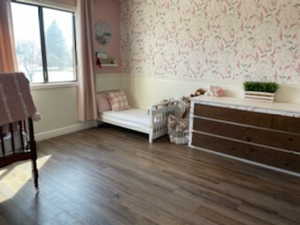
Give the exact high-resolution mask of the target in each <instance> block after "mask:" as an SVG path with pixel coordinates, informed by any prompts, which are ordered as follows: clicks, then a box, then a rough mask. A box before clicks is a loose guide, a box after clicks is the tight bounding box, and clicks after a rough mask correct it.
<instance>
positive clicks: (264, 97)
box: [244, 91, 275, 102]
mask: <svg viewBox="0 0 300 225" xmlns="http://www.w3.org/2000/svg"><path fill="white" fill-rule="evenodd" d="M244 98H245V99H253V100H259V101H267V102H274V100H275V93H268V92H257V91H245V95H244Z"/></svg>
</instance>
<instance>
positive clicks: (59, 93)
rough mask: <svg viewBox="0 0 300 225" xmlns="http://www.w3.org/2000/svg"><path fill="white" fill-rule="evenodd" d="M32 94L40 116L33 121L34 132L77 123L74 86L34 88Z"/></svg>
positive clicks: (75, 90) (75, 89)
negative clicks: (37, 120) (36, 120)
mask: <svg viewBox="0 0 300 225" xmlns="http://www.w3.org/2000/svg"><path fill="white" fill-rule="evenodd" d="M32 96H33V99H34V102H35V104H36V107H37V110H38V111H39V112H40V114H41V117H42V119H41V120H40V121H39V122H36V123H35V132H36V133H42V132H48V131H51V130H56V129H60V128H63V127H68V126H71V125H74V124H76V123H78V119H77V118H78V115H77V88H76V87H59V88H43V89H34V90H32Z"/></svg>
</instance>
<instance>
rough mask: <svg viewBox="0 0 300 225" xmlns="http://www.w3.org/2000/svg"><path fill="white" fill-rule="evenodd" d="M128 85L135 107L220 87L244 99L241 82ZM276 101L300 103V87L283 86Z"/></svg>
mask: <svg viewBox="0 0 300 225" xmlns="http://www.w3.org/2000/svg"><path fill="white" fill-rule="evenodd" d="M126 78H127V81H126V82H124V83H126V84H127V85H128V86H127V91H128V94H129V98H130V101H131V102H132V103H133V105H134V106H137V107H140V108H148V107H149V106H150V105H152V104H155V103H157V102H159V101H161V100H162V99H165V98H178V97H181V96H188V95H190V94H191V93H192V92H194V91H195V90H196V89H198V88H207V87H208V86H209V85H210V84H211V85H218V86H221V87H223V88H224V89H225V91H226V95H227V96H232V97H239V98H242V97H243V82H241V81H240V82H239V81H220V82H218V81H186V80H170V79H168V80H167V79H158V78H154V77H151V76H127V77H126ZM276 101H280V102H291V103H300V86H299V85H296V84H295V85H283V84H282V85H281V88H280V90H279V91H278V93H277V97H276Z"/></svg>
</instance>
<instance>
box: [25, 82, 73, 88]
mask: <svg viewBox="0 0 300 225" xmlns="http://www.w3.org/2000/svg"><path fill="white" fill-rule="evenodd" d="M77 86H78V82H76V81H74V82H72V81H70V82H62V83H45V84H31V85H30V88H31V90H39V89H52V88H68V87H77Z"/></svg>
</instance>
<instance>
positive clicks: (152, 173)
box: [0, 126, 300, 225]
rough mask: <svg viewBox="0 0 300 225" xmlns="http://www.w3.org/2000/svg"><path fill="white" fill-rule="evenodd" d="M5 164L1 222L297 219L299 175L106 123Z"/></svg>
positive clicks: (179, 224) (221, 224) (133, 224)
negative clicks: (35, 179) (34, 159)
mask: <svg viewBox="0 0 300 225" xmlns="http://www.w3.org/2000/svg"><path fill="white" fill-rule="evenodd" d="M38 147H39V161H38V164H39V168H40V169H39V171H40V192H39V193H37V194H36V193H35V189H34V187H33V183H32V180H31V172H30V169H31V164H30V162H24V163H20V164H15V165H12V166H10V167H7V168H5V169H2V170H0V224H1V225H31V224H39V225H41V224H43V225H158V224H160V225H196V224H201V225H217V224H218V225H242V224H245V225H267V224H273V225H277V224H278V225H279V224H280V225H290V224H294V225H299V224H300V178H297V177H293V176H289V175H285V174H282V173H278V172H274V171H270V170H267V169H262V168H258V167H255V166H251V165H247V164H244V163H241V162H237V161H233V160H228V159H224V158H221V157H218V156H214V155H210V154H207V153H203V152H199V151H196V150H191V149H189V148H187V147H183V146H177V145H171V144H169V143H168V140H167V139H166V138H165V139H161V140H159V141H157V142H155V143H154V144H153V145H149V144H148V143H147V137H146V136H144V135H142V134H139V133H135V132H131V131H127V130H124V129H120V128H114V127H110V126H105V127H102V128H97V129H96V128H95V129H89V130H85V131H82V132H78V133H74V134H70V135H66V136H62V137H57V138H53V139H51V140H48V141H44V142H41V143H39V144H38Z"/></svg>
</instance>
